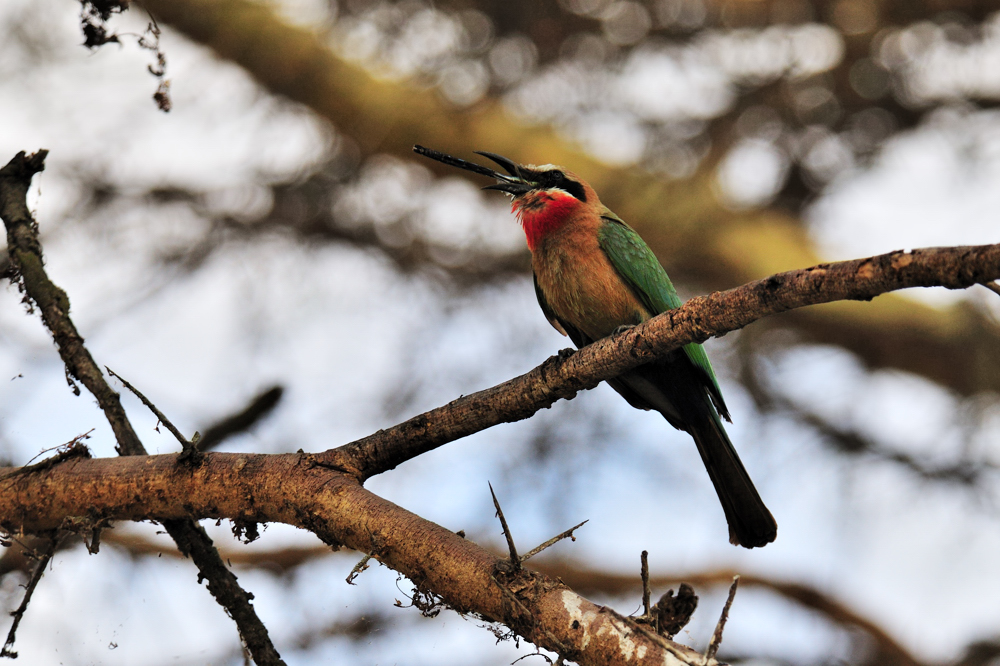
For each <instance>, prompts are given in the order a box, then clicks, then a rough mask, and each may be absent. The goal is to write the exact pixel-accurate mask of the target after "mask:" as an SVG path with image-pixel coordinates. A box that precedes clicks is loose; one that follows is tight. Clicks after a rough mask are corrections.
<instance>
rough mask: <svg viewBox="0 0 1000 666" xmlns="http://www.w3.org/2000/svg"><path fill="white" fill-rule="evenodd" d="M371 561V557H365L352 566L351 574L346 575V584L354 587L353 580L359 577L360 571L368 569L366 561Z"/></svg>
mask: <svg viewBox="0 0 1000 666" xmlns="http://www.w3.org/2000/svg"><path fill="white" fill-rule="evenodd" d="M370 559H372V556H371V555H365V556H364V557H362V558H361V561H360V562H358V563H357V564H355V565H354V568H353V569H351V573H349V574H347V584H348V585H354V579H355V578H357V577H358V576H360V575H361V572H362V571H365V570H366V569H367V568H368V560H370Z"/></svg>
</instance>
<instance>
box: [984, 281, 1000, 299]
mask: <svg viewBox="0 0 1000 666" xmlns="http://www.w3.org/2000/svg"><path fill="white" fill-rule="evenodd" d="M982 285H983V286H984V287H986V288H987V289H989V290H990V291H992V292H993V293H994V294H997V295H998V296H1000V284H997V283H996V282H995V281H993V282H983V283H982Z"/></svg>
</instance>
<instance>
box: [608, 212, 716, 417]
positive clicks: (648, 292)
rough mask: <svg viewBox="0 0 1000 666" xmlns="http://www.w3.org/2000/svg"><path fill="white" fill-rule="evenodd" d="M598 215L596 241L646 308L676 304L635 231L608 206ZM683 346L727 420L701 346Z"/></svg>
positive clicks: (652, 309) (662, 273)
mask: <svg viewBox="0 0 1000 666" xmlns="http://www.w3.org/2000/svg"><path fill="white" fill-rule="evenodd" d="M601 218H602V221H603V224H602V225H601V227H600V230H599V231H598V232H597V242H598V245H600V247H601V249H602V250H603V251H604V254H606V255H607V257H608V260H609V261H610V262H611V265H612V266H614V268H615V270H616V271H618V274H619V275H621V277H622V279H623V280H624V281H625V283H626V284H628V286H629V287H630V288H631V289H632V291H633V292H634V293H635V295H636V297H637V298H638V299H639V300H640V301H641V302H642V304H643V305H644V306H646V309H647V310H649V311H650V312H651V313H652V314H653V315H658V314H660V313H661V312H664V311H666V310H672V309H674V308H678V307H680V306H681V305H682V301H681V298H680V296H678V295H677V290H676V289H674V285H673V283H672V282H671V281H670V278H669V277H668V276H667V272H666V271H665V270H663V266H661V265H660V262H659V260H658V259H657V258H656V255H654V254H653V251H652V250H650V249H649V246H648V245H646V243H645V241H643V240H642V238H640V237H639V234H637V233H636V232H635V230H633V229H632V227H630V226H628V225H627V224H625V222H623V221H622V220H621V219H620V218H619V217H618V216H617V215H615V214H614V213H612V212H611V211H609V210H605V211H604V212H603V213H602V215H601ZM683 349H684V353H685V354H686V355H687V357H688V359H690V361H691V362H692V363H693V364H694V365H695V366H696V367H698V368H700V369H701V370H702V371H704V373H705V378H706V379H707V380H708V381H707V382H706V388H707V389H708V391H709V394H710V395H711V397H712V402H713V403H715V407H716V409H717V410H718V411H719V413H720V414H721V415H722V416H723V417H725V418H726V420H729V411H728V410H727V409H726V403H725V401H724V400H723V399H722V391H721V390H720V389H719V382H718V380H717V379H716V378H715V371H714V370H712V364H711V363H710V362H709V360H708V355H707V354H706V353H705V350H704V348H702V346H701V345H700V344H696V343H691V344H687V345H684V347H683Z"/></svg>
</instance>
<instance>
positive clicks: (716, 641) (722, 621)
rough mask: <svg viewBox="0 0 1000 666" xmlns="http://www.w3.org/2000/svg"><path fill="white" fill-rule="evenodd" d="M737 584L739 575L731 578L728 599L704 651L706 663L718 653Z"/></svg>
mask: <svg viewBox="0 0 1000 666" xmlns="http://www.w3.org/2000/svg"><path fill="white" fill-rule="evenodd" d="M739 584H740V577H739V575H736V576H733V584H732V585H730V586H729V597H728V598H727V599H726V605H725V606H723V607H722V614H721V615H720V616H719V623H718V624H716V625H715V632H714V633H712V640H711V641H709V642H708V648H707V649H706V650H705V660H706V661H708V660H711V659H715V655H716V654H717V653H718V652H719V646H720V645H722V630H723V629H725V628H726V620H728V619H729V609H730V608H731V607H732V605H733V599H735V598H736V588H737V587H738V586H739Z"/></svg>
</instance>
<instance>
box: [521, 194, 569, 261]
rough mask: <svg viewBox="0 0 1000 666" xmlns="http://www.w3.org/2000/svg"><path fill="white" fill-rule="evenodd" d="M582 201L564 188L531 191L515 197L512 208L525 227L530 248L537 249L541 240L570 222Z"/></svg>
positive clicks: (525, 234)
mask: <svg viewBox="0 0 1000 666" xmlns="http://www.w3.org/2000/svg"><path fill="white" fill-rule="evenodd" d="M580 205H582V202H581V201H580V200H579V199H577V198H576V197H574V196H573V195H572V194H568V193H566V192H563V191H562V190H555V189H553V190H542V191H539V192H530V193H528V194H526V195H524V196H523V197H520V198H517V199H514V201H513V203H512V204H511V210H512V211H513V212H514V213H516V214H517V220H518V222H520V223H521V227H522V228H523V229H524V236H525V238H527V240H528V249H529V250H531V251H534V250H535V246H536V245H537V244H538V242H539V241H540V240H542V239H543V238H545V237H546V236H548V235H549V234H550V233H552V232H553V231H555V230H556V229H559V228H560V227H562V226H563V225H564V224H566V223H567V222H569V219H570V217H571V216H572V213H573V212H574V211H576V209H577V206H580Z"/></svg>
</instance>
